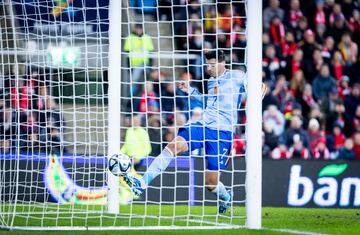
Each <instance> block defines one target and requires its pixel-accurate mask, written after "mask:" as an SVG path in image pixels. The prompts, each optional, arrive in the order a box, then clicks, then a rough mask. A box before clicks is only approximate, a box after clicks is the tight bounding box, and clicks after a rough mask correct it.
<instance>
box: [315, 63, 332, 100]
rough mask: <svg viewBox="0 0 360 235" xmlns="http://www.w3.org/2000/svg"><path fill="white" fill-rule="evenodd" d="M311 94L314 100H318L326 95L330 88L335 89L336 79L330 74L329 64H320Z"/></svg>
mask: <svg viewBox="0 0 360 235" xmlns="http://www.w3.org/2000/svg"><path fill="white" fill-rule="evenodd" d="M312 86H313V95H314V98H315V100H317V101H319V100H321V99H323V98H324V97H326V96H327V94H328V93H329V92H330V91H331V90H334V89H335V90H336V81H335V79H334V78H333V77H332V76H331V75H330V71H329V66H328V65H326V64H323V65H321V68H320V72H319V74H318V75H317V76H316V77H315V79H314V81H313V83H312Z"/></svg>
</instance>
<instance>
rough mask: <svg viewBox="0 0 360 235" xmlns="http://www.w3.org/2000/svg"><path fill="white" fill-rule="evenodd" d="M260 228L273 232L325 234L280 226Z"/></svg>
mask: <svg viewBox="0 0 360 235" xmlns="http://www.w3.org/2000/svg"><path fill="white" fill-rule="evenodd" d="M261 230H269V231H274V232H283V233H293V234H301V235H327V234H325V233H315V232H306V231H299V230H293V229H282V228H262V229H261Z"/></svg>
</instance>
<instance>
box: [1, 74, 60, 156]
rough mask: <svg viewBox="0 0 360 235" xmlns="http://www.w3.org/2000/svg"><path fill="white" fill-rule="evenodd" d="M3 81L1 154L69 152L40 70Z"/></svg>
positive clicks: (53, 102)
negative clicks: (65, 146) (64, 144)
mask: <svg viewBox="0 0 360 235" xmlns="http://www.w3.org/2000/svg"><path fill="white" fill-rule="evenodd" d="M0 80H1V84H0V152H1V153H4V152H16V151H21V152H31V153H34V152H47V153H60V152H62V153H63V152H66V149H65V148H64V147H63V144H62V142H63V133H62V123H63V121H62V117H61V114H60V111H59V110H58V108H57V104H56V102H55V100H54V98H53V97H52V96H51V95H50V94H49V89H48V85H47V84H46V82H45V79H44V78H43V76H40V74H39V72H38V70H37V69H31V68H28V71H27V72H26V73H25V74H23V75H21V74H19V73H16V72H14V73H12V75H10V76H3V77H1V79H0Z"/></svg>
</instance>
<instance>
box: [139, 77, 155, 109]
mask: <svg viewBox="0 0 360 235" xmlns="http://www.w3.org/2000/svg"><path fill="white" fill-rule="evenodd" d="M136 110H139V111H140V112H142V113H148V114H154V113H158V112H159V111H160V105H159V98H158V97H157V95H156V94H155V92H154V85H153V83H152V82H150V81H147V82H146V83H145V89H144V91H143V92H142V94H141V98H140V102H139V108H138V109H136Z"/></svg>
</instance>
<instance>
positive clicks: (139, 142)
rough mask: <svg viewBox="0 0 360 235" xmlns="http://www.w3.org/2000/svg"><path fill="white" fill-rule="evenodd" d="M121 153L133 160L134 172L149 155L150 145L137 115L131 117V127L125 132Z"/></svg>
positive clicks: (147, 135) (146, 133)
mask: <svg viewBox="0 0 360 235" xmlns="http://www.w3.org/2000/svg"><path fill="white" fill-rule="evenodd" d="M121 152H122V153H124V154H126V155H128V156H129V157H131V158H132V159H133V165H134V168H135V170H136V169H137V168H138V167H139V165H140V164H141V161H142V160H143V159H144V158H145V157H147V156H148V155H149V154H150V153H151V144H150V138H149V134H148V132H147V131H146V130H145V129H144V128H143V127H142V126H141V118H140V116H139V115H134V116H133V117H132V127H130V128H128V129H127V130H126V134H125V140H124V144H123V146H122V147H121Z"/></svg>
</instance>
